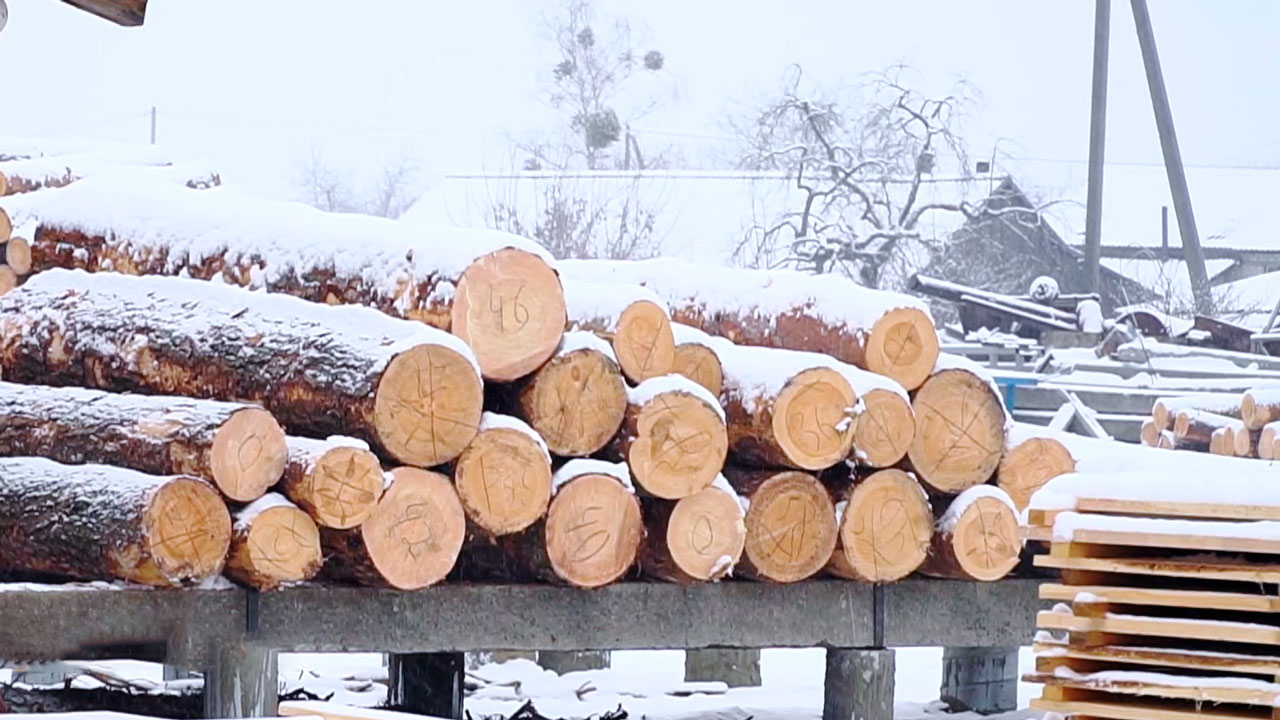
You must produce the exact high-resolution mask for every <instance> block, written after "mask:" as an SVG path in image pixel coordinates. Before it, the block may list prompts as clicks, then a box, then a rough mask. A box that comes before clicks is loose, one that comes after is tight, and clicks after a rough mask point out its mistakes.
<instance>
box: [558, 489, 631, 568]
mask: <svg viewBox="0 0 1280 720" xmlns="http://www.w3.org/2000/svg"><path fill="white" fill-rule="evenodd" d="M643 530H644V526H643V524H642V522H641V519H640V501H639V500H638V499H637V498H636V496H635V494H634V493H632V492H631V491H630V490H628V489H627V488H625V487H623V486H622V483H620V482H618V480H617V478H614V477H610V476H608V475H596V474H587V475H580V476H578V477H576V478H574V479H573V480H571V481H569V482H568V484H566V485H564V486H563V487H561V488H560V489H559V491H557V492H556V495H555V497H554V498H553V499H552V500H551V507H550V508H549V509H548V510H547V521H546V536H545V540H546V550H547V557H548V559H549V560H550V562H551V568H552V570H553V571H554V572H555V574H556V576H557V577H559V578H560V579H562V580H564V581H565V582H567V583H569V584H570V585H574V586H577V587H582V588H594V587H601V586H603V585H608V584H609V583H611V582H613V581H615V580H617V579H618V578H620V577H622V576H623V575H624V574H625V573H626V572H627V570H629V569H630V568H631V566H632V564H634V563H635V560H636V553H637V551H638V550H639V548H640V538H641V537H642V535H643Z"/></svg>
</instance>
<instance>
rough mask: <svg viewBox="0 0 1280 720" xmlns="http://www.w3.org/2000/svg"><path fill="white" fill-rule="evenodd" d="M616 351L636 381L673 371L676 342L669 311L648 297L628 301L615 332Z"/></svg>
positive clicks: (623, 368)
mask: <svg viewBox="0 0 1280 720" xmlns="http://www.w3.org/2000/svg"><path fill="white" fill-rule="evenodd" d="M613 352H614V354H615V355H616V356H617V357H618V365H619V366H620V367H621V368H622V373H623V374H624V375H626V376H627V379H628V380H630V381H631V382H633V383H637V384H638V383H640V382H643V381H645V380H648V379H649V378H651V377H658V376H660V375H667V374H669V373H670V372H671V368H672V366H673V364H674V363H675V353H676V344H675V338H674V337H673V336H672V334H671V318H669V317H667V311H666V310H663V309H662V308H661V307H659V306H657V305H655V304H654V303H652V302H650V301H648V300H639V301H637V302H633V303H631V304H630V305H628V306H627V308H626V309H625V310H623V311H622V315H621V316H619V318H618V326H617V328H616V329H615V330H614V333H613Z"/></svg>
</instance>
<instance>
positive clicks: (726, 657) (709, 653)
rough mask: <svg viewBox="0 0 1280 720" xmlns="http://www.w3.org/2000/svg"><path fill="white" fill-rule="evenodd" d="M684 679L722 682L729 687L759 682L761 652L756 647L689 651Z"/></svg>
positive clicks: (752, 684)
mask: <svg viewBox="0 0 1280 720" xmlns="http://www.w3.org/2000/svg"><path fill="white" fill-rule="evenodd" d="M684 679H685V682H722V683H725V684H727V685H728V686H729V687H758V686H759V685H760V651H759V650H757V649H754V648H747V649H743V648H708V649H706V650H686V651H685V653H684Z"/></svg>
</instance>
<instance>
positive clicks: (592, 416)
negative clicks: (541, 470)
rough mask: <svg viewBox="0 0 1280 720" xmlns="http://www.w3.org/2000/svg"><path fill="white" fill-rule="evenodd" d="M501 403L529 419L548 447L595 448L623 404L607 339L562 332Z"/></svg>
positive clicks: (583, 451) (564, 450)
mask: <svg viewBox="0 0 1280 720" xmlns="http://www.w3.org/2000/svg"><path fill="white" fill-rule="evenodd" d="M514 396H515V397H514V398H507V402H506V403H505V405H506V407H507V409H508V411H509V412H511V414H513V415H516V416H519V417H520V419H521V420H524V421H525V422H527V423H529V425H530V426H532V427H533V429H534V430H536V431H537V432H538V434H539V435H541V436H542V438H543V440H545V441H546V443H547V447H549V448H550V449H551V452H552V453H554V454H556V455H560V456H564V457H582V456H586V455H592V454H594V453H596V452H597V451H598V450H600V448H602V447H604V446H605V445H606V444H607V443H608V442H609V440H611V439H612V438H613V436H614V435H616V434H617V432H618V428H619V427H621V426H622V418H623V414H624V413H625V412H626V409H627V383H626V381H625V380H623V378H622V371H621V370H620V369H619V368H618V363H617V361H616V360H615V358H614V356H613V350H612V349H610V347H609V344H608V343H606V342H605V341H603V340H601V339H600V338H598V337H596V336H595V335H594V334H592V333H589V332H585V331H573V332H568V333H565V335H564V341H563V342H562V343H561V345H560V348H559V349H558V350H557V351H556V354H555V356H554V357H553V358H551V360H550V361H548V362H547V364H546V365H543V366H542V367H540V368H538V370H537V372H535V373H533V374H532V375H530V376H529V377H527V378H525V379H524V380H523V381H522V382H521V383H519V384H518V385H517V386H516V387H515V388H514Z"/></svg>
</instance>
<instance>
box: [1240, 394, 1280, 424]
mask: <svg viewBox="0 0 1280 720" xmlns="http://www.w3.org/2000/svg"><path fill="white" fill-rule="evenodd" d="M1240 417H1241V418H1242V419H1243V420H1244V424H1245V427H1247V428H1249V429H1250V430H1261V429H1262V426H1264V425H1266V424H1267V423H1272V422H1275V421H1277V420H1280V390H1277V389H1273V390H1250V391H1249V392H1246V393H1245V394H1244V397H1242V398H1241V399H1240Z"/></svg>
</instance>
